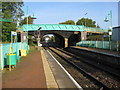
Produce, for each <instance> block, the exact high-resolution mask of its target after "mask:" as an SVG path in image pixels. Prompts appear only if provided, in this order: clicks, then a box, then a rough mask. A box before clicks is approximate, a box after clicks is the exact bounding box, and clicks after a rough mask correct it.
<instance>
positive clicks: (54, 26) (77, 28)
mask: <svg viewBox="0 0 120 90" xmlns="http://www.w3.org/2000/svg"><path fill="white" fill-rule="evenodd" d="M40 27H41V28H42V29H41V31H47V30H59V31H60V30H62V31H81V32H82V31H87V32H93V33H94V32H98V33H104V32H108V30H107V29H101V28H92V27H84V25H65V24H28V26H27V25H26V24H25V25H23V26H21V27H19V28H18V30H23V31H27V28H28V31H35V30H38V29H39V28H40Z"/></svg>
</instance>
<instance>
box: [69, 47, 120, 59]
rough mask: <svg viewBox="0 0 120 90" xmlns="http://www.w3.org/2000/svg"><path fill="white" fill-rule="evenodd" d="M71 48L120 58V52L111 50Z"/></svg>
mask: <svg viewBox="0 0 120 90" xmlns="http://www.w3.org/2000/svg"><path fill="white" fill-rule="evenodd" d="M71 47H73V48H78V49H84V50H89V51H93V52H98V53H103V54H107V55H112V56H117V57H120V51H110V50H104V49H98V48H89V47H80V46H71Z"/></svg>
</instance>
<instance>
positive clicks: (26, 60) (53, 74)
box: [2, 49, 82, 90]
mask: <svg viewBox="0 0 120 90" xmlns="http://www.w3.org/2000/svg"><path fill="white" fill-rule="evenodd" d="M2 88H3V90H4V89H6V88H17V89H18V88H33V90H34V89H35V88H42V89H43V88H44V89H46V90H47V88H48V89H51V88H52V89H53V88H55V89H66V88H69V89H74V90H75V88H76V89H77V90H78V88H80V90H82V88H81V87H80V86H79V85H78V84H77V83H76V82H75V81H74V79H73V78H72V77H71V76H70V75H69V74H68V73H66V71H65V70H64V69H63V68H61V65H60V64H58V62H57V61H56V60H55V58H54V57H53V56H52V55H51V54H50V53H49V52H48V51H46V50H43V49H41V50H40V51H36V52H34V53H31V54H29V55H27V56H26V57H23V58H21V62H20V63H18V64H17V67H16V68H14V69H13V70H12V71H11V72H9V71H6V70H5V71H3V79H2Z"/></svg>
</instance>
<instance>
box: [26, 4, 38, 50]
mask: <svg viewBox="0 0 120 90" xmlns="http://www.w3.org/2000/svg"><path fill="white" fill-rule="evenodd" d="M28 19H29V17H28V6H27V41H26V43H27V52H28V24H29V20H28ZM31 19H36V17H35V16H34V14H33V16H32V17H31Z"/></svg>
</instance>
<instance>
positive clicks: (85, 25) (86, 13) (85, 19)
mask: <svg viewBox="0 0 120 90" xmlns="http://www.w3.org/2000/svg"><path fill="white" fill-rule="evenodd" d="M87 14H88V13H85V17H86V15H87ZM85 27H86V19H85Z"/></svg>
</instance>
